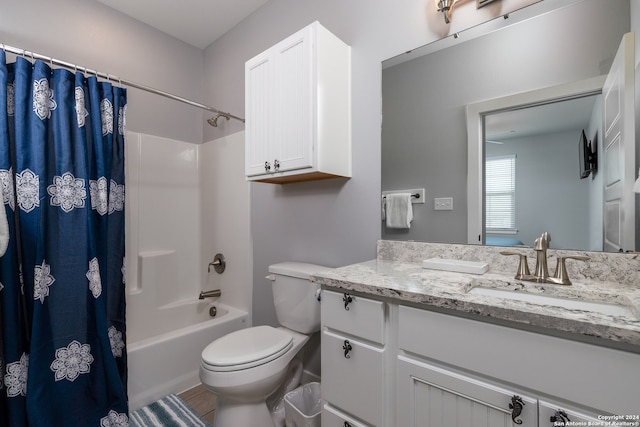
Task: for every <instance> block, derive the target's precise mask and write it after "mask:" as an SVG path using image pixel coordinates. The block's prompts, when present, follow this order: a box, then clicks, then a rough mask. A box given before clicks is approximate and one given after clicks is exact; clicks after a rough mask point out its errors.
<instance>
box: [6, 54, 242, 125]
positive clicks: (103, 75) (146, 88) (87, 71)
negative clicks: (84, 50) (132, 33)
mask: <svg viewBox="0 0 640 427" xmlns="http://www.w3.org/2000/svg"><path fill="white" fill-rule="evenodd" d="M0 48H2V50H4V51H6V52H11V53H13V54H16V55H20V56H22V57H25V58H26V57H31V58H32V59H40V60H42V61H45V62H48V63H50V64H55V65H58V66H60V67H64V68H67V69H69V70H74V71H81V72H83V73H85V74H93V75H95V76H96V77H100V78H103V79H107V80H109V81H113V82H118V83H119V84H122V85H125V86H129V87H133V88H136V89H140V90H144V91H145V92H150V93H153V94H156V95H160V96H164V97H165V98H169V99H173V100H174V101H179V102H182V103H185V104H189V105H191V106H193V107H198V108H201V109H203V110H207V111H211V112H212V113H216V114H220V115H222V116H228V117H230V118H232V119H236V120H239V121H241V122H242V123H244V119H243V118H242V117H238V116H234V115H233V114H230V113H227V112H224V111H220V110H218V109H217V108H213V107H210V106H208V105H205V104H201V103H199V102H195V101H192V100H190V99H186V98H182V97H180V96H177V95H173V94H171V93H169V92H165V91H163V90H159V89H154V88H152V87H149V86H145V85H142V84H139V83H134V82H130V81H127V80H124V79H121V78H120V77H117V76H113V75H111V74H108V73H102V72H99V71H96V70H91V69H89V68H86V67H81V66H79V65H75V64H71V63H69V62H66V61H61V60H59V59H55V58H51V57H50V56H45V55H41V54H39V53H34V52H29V51H27V50H24V49H19V48H17V47H13V46H8V45H5V44H2V43H0Z"/></svg>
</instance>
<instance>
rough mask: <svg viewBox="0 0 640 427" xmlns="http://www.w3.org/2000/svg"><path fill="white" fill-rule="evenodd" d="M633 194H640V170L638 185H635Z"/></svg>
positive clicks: (639, 170) (639, 171)
mask: <svg viewBox="0 0 640 427" xmlns="http://www.w3.org/2000/svg"><path fill="white" fill-rule="evenodd" d="M633 192H634V193H640V169H638V179H636V183H635V184H633Z"/></svg>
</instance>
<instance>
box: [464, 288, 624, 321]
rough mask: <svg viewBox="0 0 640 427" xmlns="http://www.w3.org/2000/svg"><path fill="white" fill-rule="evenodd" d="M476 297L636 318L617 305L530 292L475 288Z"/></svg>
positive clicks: (471, 292)
mask: <svg viewBox="0 0 640 427" xmlns="http://www.w3.org/2000/svg"><path fill="white" fill-rule="evenodd" d="M469 293H470V294H474V295H486V296H490V297H497V298H504V299H511V300H516V301H525V302H530V303H533V304H542V305H546V306H553V307H562V308H566V309H568V310H584V311H593V312H597V313H602V314H608V315H611V316H626V317H631V318H635V316H634V314H633V312H632V311H631V309H629V308H628V307H625V306H623V305H617V304H607V303H603V302H592V301H580V300H575V299H567V298H558V297H552V296H548V295H539V294H531V293H528V292H518V291H509V290H504V289H495V288H483V287H475V288H472V289H471V290H470V291H469Z"/></svg>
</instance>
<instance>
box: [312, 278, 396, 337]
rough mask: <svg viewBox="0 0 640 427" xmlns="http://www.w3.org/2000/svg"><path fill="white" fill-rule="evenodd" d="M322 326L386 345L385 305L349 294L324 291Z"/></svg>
mask: <svg viewBox="0 0 640 427" xmlns="http://www.w3.org/2000/svg"><path fill="white" fill-rule="evenodd" d="M322 324H323V326H326V327H328V328H331V329H335V330H338V331H341V332H344V333H346V334H350V335H355V336H357V337H359V338H363V339H365V340H369V341H373V342H376V343H379V344H384V303H383V302H381V301H375V300H372V299H368V298H364V297H360V296H357V295H352V294H349V293H341V292H334V291H328V290H324V291H322Z"/></svg>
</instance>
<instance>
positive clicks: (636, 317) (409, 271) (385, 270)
mask: <svg viewBox="0 0 640 427" xmlns="http://www.w3.org/2000/svg"><path fill="white" fill-rule="evenodd" d="M312 280H313V281H314V282H317V283H319V284H321V285H323V286H329V287H333V288H338V289H341V290H345V291H353V292H360V293H364V294H368V295H372V296H379V297H385V298H392V299H393V300H395V301H397V302H398V303H402V302H407V303H411V304H413V305H418V306H424V308H426V309H429V308H437V309H449V310H454V311H458V312H462V313H465V314H471V315H474V316H480V317H481V318H482V317H485V318H487V319H499V320H501V321H506V322H509V323H512V324H513V326H515V327H517V326H518V324H520V325H523V326H524V325H527V326H533V327H535V328H536V329H538V328H542V329H543V330H550V331H554V332H560V333H561V334H563V335H567V334H569V335H573V336H574V337H575V338H583V339H589V340H590V341H592V340H593V339H596V340H597V341H598V342H600V341H602V344H603V345H614V346H619V345H620V344H622V345H623V346H625V345H626V346H628V345H631V346H633V347H634V348H635V346H638V348H639V349H640V288H637V287H629V286H628V284H615V283H604V282H601V281H595V280H589V279H585V278H581V279H580V280H575V279H574V283H573V285H572V286H561V285H553V284H538V283H532V282H523V281H519V280H515V279H514V278H513V275H508V274H506V273H504V272H499V271H496V272H494V271H493V270H492V269H490V270H489V271H488V272H487V273H485V274H483V275H475V274H465V273H454V272H447V271H438V270H429V269H424V268H422V264H421V263H418V262H415V261H414V262H407V261H406V260H402V261H393V260H385V259H377V260H372V261H367V262H363V263H359V264H354V265H350V266H346V267H340V268H336V269H333V270H330V271H327V272H324V273H318V274H314V275H313V276H312ZM476 287H481V288H492V289H502V290H509V291H514V292H523V291H524V292H527V293H532V294H539V295H545V296H551V297H557V298H564V299H570V300H571V299H572V300H579V301H590V302H597V303H609V304H616V305H622V306H626V307H627V308H629V310H630V313H629V314H627V315H610V314H603V313H599V312H596V311H591V310H589V309H583V307H580V308H578V309H568V308H563V307H558V306H554V305H550V304H547V303H535V302H525V301H518V300H514V299H510V298H501V297H496V296H486V295H477V294H473V293H471V294H470V293H469V291H470V290H471V289H473V288H476ZM638 351H640V350H638Z"/></svg>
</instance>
